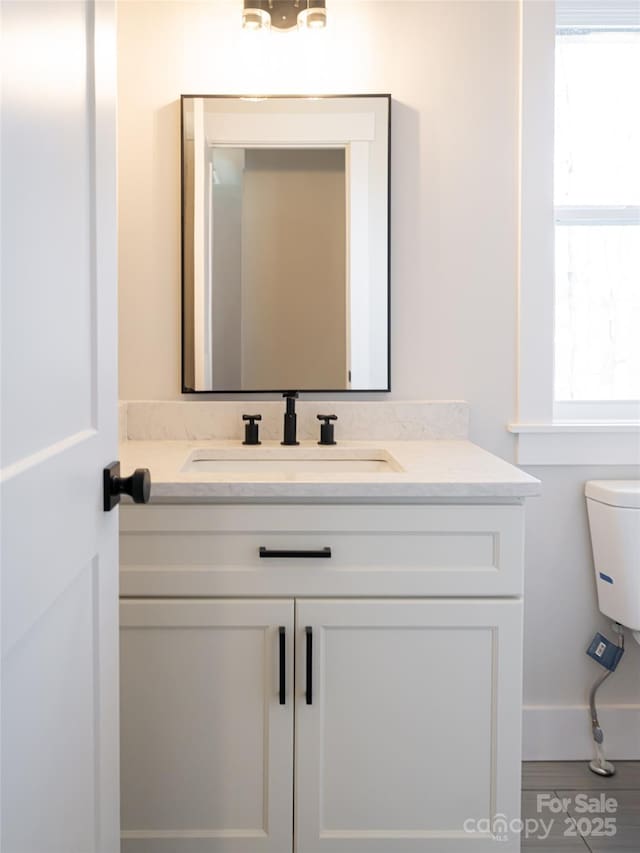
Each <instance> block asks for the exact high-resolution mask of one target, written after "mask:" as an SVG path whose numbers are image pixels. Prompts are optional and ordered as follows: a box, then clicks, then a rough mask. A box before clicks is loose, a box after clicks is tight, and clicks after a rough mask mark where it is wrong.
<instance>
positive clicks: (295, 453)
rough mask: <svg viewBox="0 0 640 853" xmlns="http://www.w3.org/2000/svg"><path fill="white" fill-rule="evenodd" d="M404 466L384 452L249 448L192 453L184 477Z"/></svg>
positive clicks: (319, 472) (336, 471)
mask: <svg viewBox="0 0 640 853" xmlns="http://www.w3.org/2000/svg"><path fill="white" fill-rule="evenodd" d="M402 470H403V469H402V467H401V466H400V465H399V464H398V463H397V462H396V460H395V459H394V458H393V456H391V454H390V453H389V452H388V451H386V450H382V449H376V448H373V449H369V448H367V449H361V450H358V449H355V450H354V449H347V448H342V449H340V448H335V449H331V448H325V447H317V448H315V447H305V448H302V447H291V448H284V447H282V448H276V447H263V448H260V447H246V448H229V449H207V448H205V449H202V450H194V451H192V452H191V453H190V455H189V457H188V458H187V460H186V462H185V464H184V465H183V467H182V473H183V474H228V475H231V476H242V475H244V476H258V477H260V476H262V477H267V476H268V477H270V478H274V477H275V478H276V479H277V478H283V479H285V478H286V479H290V478H291V477H295V476H296V475H297V474H312V475H314V476H315V477H317V476H322V475H323V474H371V473H376V474H377V473H383V474H384V473H387V474H392V473H395V472H397V471H402Z"/></svg>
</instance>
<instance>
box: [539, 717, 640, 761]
mask: <svg viewBox="0 0 640 853" xmlns="http://www.w3.org/2000/svg"><path fill="white" fill-rule="evenodd" d="M598 718H599V720H600V725H601V727H602V730H603V732H604V749H605V753H606V756H607V758H611V759H612V760H615V761H623V760H625V759H627V760H638V759H640V705H602V706H598ZM522 722H523V728H522V756H523V760H524V761H583V760H585V759H590V758H592V757H593V752H594V746H593V740H592V738H591V723H590V719H589V708H588V706H587V705H564V706H563V705H525V706H524V709H523V721H522Z"/></svg>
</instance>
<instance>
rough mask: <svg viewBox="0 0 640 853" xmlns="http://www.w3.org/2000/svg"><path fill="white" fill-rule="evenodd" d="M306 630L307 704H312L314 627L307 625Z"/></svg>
mask: <svg viewBox="0 0 640 853" xmlns="http://www.w3.org/2000/svg"><path fill="white" fill-rule="evenodd" d="M304 632H305V634H306V636H307V686H306V690H305V698H306V700H307V705H311V704H312V702H313V628H310V627H309V626H308V625H307V627H306V628H305V629H304Z"/></svg>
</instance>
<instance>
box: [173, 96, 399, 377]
mask: <svg viewBox="0 0 640 853" xmlns="http://www.w3.org/2000/svg"><path fill="white" fill-rule="evenodd" d="M390 110H391V97H390V96H389V95H354V96H337V95H336V96H325V97H293V96H291V97H289V96H287V97H283V96H282V97H281V96H270V97H232V96H224V95H183V96H182V385H183V392H185V393H216V392H217V393H236V392H265V391H284V390H289V389H295V390H297V391H317V392H321V391H388V390H389V387H390V377H389V184H390V181H389V153H390Z"/></svg>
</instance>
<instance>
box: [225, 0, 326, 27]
mask: <svg viewBox="0 0 640 853" xmlns="http://www.w3.org/2000/svg"><path fill="white" fill-rule="evenodd" d="M326 25H327V2H326V0H244V8H243V10H242V26H243V27H244V28H245V30H262V29H269V28H270V27H274V28H275V29H277V30H282V31H286V30H293V29H295V28H296V27H299V28H300V29H304V28H309V29H321V28H322V27H326Z"/></svg>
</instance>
